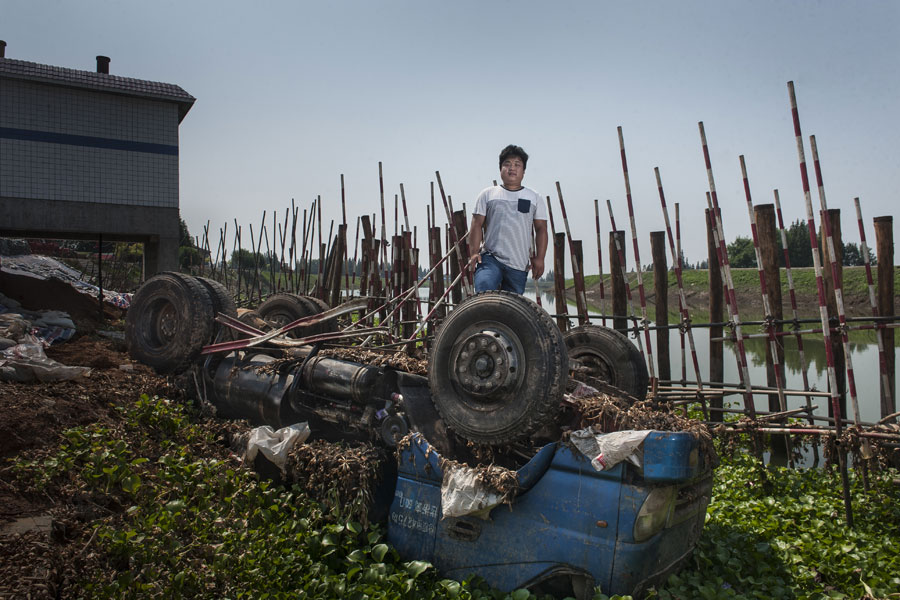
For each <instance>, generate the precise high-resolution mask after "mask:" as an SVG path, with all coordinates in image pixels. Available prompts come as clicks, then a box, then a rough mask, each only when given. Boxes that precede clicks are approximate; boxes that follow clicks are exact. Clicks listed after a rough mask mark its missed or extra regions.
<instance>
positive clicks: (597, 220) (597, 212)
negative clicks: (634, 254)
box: [594, 198, 606, 327]
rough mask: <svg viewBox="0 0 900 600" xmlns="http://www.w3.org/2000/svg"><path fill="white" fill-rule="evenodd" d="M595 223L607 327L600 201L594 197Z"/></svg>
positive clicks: (601, 312)
mask: <svg viewBox="0 0 900 600" xmlns="http://www.w3.org/2000/svg"><path fill="white" fill-rule="evenodd" d="M594 225H595V226H596V228H597V266H598V267H599V268H600V318H601V319H602V321H601V322H602V323H603V326H604V327H606V292H605V289H606V284H604V283H603V243H602V240H601V239H600V201H599V200H597V199H596V198H594Z"/></svg>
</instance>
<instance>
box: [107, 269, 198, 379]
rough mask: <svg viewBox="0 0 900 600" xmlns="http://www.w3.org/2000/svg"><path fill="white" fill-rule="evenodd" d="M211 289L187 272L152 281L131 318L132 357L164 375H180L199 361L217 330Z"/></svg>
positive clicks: (127, 323) (127, 331)
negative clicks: (183, 274)
mask: <svg viewBox="0 0 900 600" xmlns="http://www.w3.org/2000/svg"><path fill="white" fill-rule="evenodd" d="M213 316H214V313H213V303H212V299H211V298H210V295H209V292H208V291H207V290H206V288H205V287H204V286H203V285H202V284H201V283H200V282H198V281H196V280H195V279H194V278H193V277H190V276H182V274H181V273H160V274H159V275H155V276H154V277H151V278H150V279H148V280H147V281H146V282H145V283H144V285H142V286H141V287H140V289H138V291H137V293H135V295H134V297H133V298H132V300H131V306H130V307H129V309H128V313H127V314H126V316H125V342H126V344H127V345H128V352H129V354H130V355H131V357H132V358H134V359H135V360H138V361H140V362H142V363H143V364H145V365H147V366H149V367H153V368H154V369H155V370H156V371H157V372H158V373H180V372H181V371H184V370H185V369H186V368H187V367H188V366H190V364H191V363H192V362H193V361H194V360H196V358H197V357H198V356H199V354H200V350H201V349H202V348H203V346H204V345H206V344H207V343H208V342H209V341H210V340H211V339H212V335H213V331H214V322H213Z"/></svg>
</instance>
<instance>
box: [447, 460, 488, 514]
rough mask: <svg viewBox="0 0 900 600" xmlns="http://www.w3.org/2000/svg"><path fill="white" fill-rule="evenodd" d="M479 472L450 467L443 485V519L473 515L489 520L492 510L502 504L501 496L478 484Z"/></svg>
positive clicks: (466, 468)
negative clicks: (488, 516)
mask: <svg viewBox="0 0 900 600" xmlns="http://www.w3.org/2000/svg"><path fill="white" fill-rule="evenodd" d="M478 475H479V471H477V470H476V469H471V468H469V467H448V468H447V470H445V471H444V481H443V483H442V484H441V513H442V514H443V517H444V518H446V517H462V516H465V515H473V516H476V517H479V518H482V519H487V515H488V513H489V512H490V510H491V509H492V508H494V507H495V506H497V505H498V504H500V496H499V495H497V494H496V493H494V492H493V491H491V490H489V489H487V488H486V487H485V486H484V485H482V484H480V483H478V481H477V477H478Z"/></svg>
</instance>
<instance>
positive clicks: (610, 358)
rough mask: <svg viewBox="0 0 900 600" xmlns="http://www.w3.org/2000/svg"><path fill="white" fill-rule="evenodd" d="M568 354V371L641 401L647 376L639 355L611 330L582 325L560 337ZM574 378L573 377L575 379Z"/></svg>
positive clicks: (626, 340) (624, 339) (622, 336)
mask: <svg viewBox="0 0 900 600" xmlns="http://www.w3.org/2000/svg"><path fill="white" fill-rule="evenodd" d="M563 339H565V342H566V349H567V350H568V353H569V361H570V364H569V367H570V368H572V369H573V370H575V371H576V375H586V376H587V377H586V379H588V381H586V382H585V383H588V384H589V383H590V378H594V379H599V380H600V381H603V382H605V383H608V384H609V385H611V386H613V387H615V388H617V389H619V390H621V391H623V392H625V393H626V394H628V395H629V396H634V397H635V398H637V399H639V400H643V399H644V398H645V397H646V395H647V385H648V384H649V381H650V376H649V375H648V374H647V365H646V363H645V362H644V357H643V356H641V353H640V351H639V350H638V349H637V348H635V346H634V344H632V343H631V342H630V341H628V338H627V337H625V336H624V335H623V334H621V333H619V332H618V331H616V330H615V329H609V328H607V327H600V326H599V325H582V326H581V327H575V328H574V329H570V330H569V331H567V332H566V333H564V334H563ZM576 378H577V377H576Z"/></svg>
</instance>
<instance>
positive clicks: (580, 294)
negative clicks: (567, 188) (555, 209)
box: [556, 181, 588, 325]
mask: <svg viewBox="0 0 900 600" xmlns="http://www.w3.org/2000/svg"><path fill="white" fill-rule="evenodd" d="M556 195H557V196H558V197H559V209H560V212H561V213H562V218H563V225H565V228H566V240H567V241H568V242H569V259H570V261H571V264H572V279H573V281H574V287H575V306H576V308H577V310H578V323H579V325H585V324H586V323H588V314H587V299H586V298H585V295H584V272H583V271H582V269H581V266H580V265H579V264H578V262H577V261H576V260H575V240H574V239H573V238H572V231H571V230H570V229H569V217H568V215H566V202H565V200H563V194H562V188H560V186H559V182H558V181H557V182H556Z"/></svg>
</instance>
